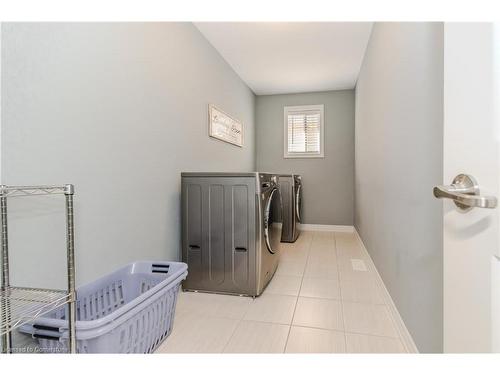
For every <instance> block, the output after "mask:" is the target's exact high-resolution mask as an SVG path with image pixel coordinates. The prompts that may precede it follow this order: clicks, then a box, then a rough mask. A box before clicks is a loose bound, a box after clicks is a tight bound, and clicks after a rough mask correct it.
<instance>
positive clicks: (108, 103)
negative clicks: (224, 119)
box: [1, 23, 255, 287]
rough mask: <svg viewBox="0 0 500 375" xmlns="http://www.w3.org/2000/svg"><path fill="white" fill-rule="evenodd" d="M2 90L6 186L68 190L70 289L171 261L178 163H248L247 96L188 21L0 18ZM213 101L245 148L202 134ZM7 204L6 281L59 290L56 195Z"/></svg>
mask: <svg viewBox="0 0 500 375" xmlns="http://www.w3.org/2000/svg"><path fill="white" fill-rule="evenodd" d="M1 88H2V132H3V137H2V181H3V183H5V184H53V183H74V184H75V186H76V196H75V210H76V217H75V221H76V251H77V281H78V285H80V284H81V283H82V282H87V281H89V280H92V279H94V278H95V277H98V276H100V275H102V274H105V273H107V272H110V271H111V270H113V269H115V268H116V267H118V266H120V265H123V264H126V263H128V262H131V261H135V260H139V259H143V260H144V259H152V260H153V259H167V260H174V259H177V258H178V255H179V248H180V246H179V241H180V239H179V237H180V228H179V225H180V219H179V218H180V172H181V171H193V170H200V169H203V170H207V171H217V170H223V171H252V170H254V166H255V160H254V155H255V148H254V138H255V134H254V101H255V97H254V94H253V93H252V92H251V90H250V89H249V88H248V87H247V86H246V85H245V84H244V83H243V82H242V81H241V80H240V78H239V77H238V76H237V75H236V74H235V73H234V71H233V70H232V69H231V68H230V67H229V65H228V64H227V63H226V62H225V61H224V60H223V59H222V57H221V56H220V55H219V54H218V53H217V52H216V51H215V50H214V48H213V47H212V46H211V45H210V44H209V43H208V42H207V41H206V40H205V39H204V37H203V36H202V35H201V34H200V33H199V32H198V30H197V29H196V28H195V27H194V26H193V25H192V24H188V23H147V24H141V23H125V24H116V23H115V24H106V23H104V24H74V23H72V24H58V23H47V24H42V23H35V24H5V23H4V24H3V26H2V87H1ZM209 103H213V104H215V105H217V106H218V107H220V108H221V109H223V110H224V111H226V112H228V113H229V114H231V115H233V116H234V117H236V118H238V119H240V120H241V121H242V122H243V123H244V124H245V134H246V144H245V146H244V147H243V148H238V147H235V146H232V145H229V144H227V143H223V142H220V141H217V140H214V139H211V138H209V137H208V130H207V121H208V119H207V117H208V115H207V112H208V104H209ZM200 165H201V166H203V168H200ZM54 199H55V200H54ZM9 202H10V207H9V209H10V213H11V215H10V219H11V220H10V228H9V231H10V244H11V254H12V266H13V270H12V279H13V280H14V282H15V283H20V284H23V285H25V284H33V285H40V284H42V285H40V286H47V287H64V270H65V268H64V267H65V263H64V262H65V248H64V240H65V237H64V236H65V231H64V220H63V214H64V210H63V208H64V203H63V202H64V201H63V200H61V197H51V198H38V199H34V198H33V199H32V198H28V199H27V200H20V198H17V200H15V199H12V200H11V201H9ZM21 225H23V227H21ZM23 228H24V229H25V230H24V231H22V229H23ZM44 270H46V271H47V272H46V273H45V271H44ZM41 274H43V275H45V279H44V280H43V281H42V282H41V281H40V275H41Z"/></svg>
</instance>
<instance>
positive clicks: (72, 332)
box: [64, 184, 76, 353]
mask: <svg viewBox="0 0 500 375" xmlns="http://www.w3.org/2000/svg"><path fill="white" fill-rule="evenodd" d="M74 193H75V188H74V186H73V185H70V184H68V185H65V189H64V195H65V197H66V244H67V262H68V334H69V337H68V339H69V340H68V343H69V352H70V353H76V326H75V325H76V288H75V238H74V222H73V194H74Z"/></svg>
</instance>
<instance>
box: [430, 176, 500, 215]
mask: <svg viewBox="0 0 500 375" xmlns="http://www.w3.org/2000/svg"><path fill="white" fill-rule="evenodd" d="M434 196H435V197H436V198H449V199H452V200H453V201H454V202H455V205H456V206H457V207H459V208H461V209H462V210H470V209H472V208H473V207H481V208H495V207H496V206H497V198H496V197H484V196H480V195H479V186H478V184H477V182H476V180H475V179H474V177H472V176H471V175H467V174H459V175H458V176H456V177H455V178H454V179H453V182H452V183H451V185H445V186H443V185H440V186H435V187H434Z"/></svg>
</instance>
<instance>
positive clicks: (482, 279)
mask: <svg viewBox="0 0 500 375" xmlns="http://www.w3.org/2000/svg"><path fill="white" fill-rule="evenodd" d="M444 32H445V34H444V169H443V179H444V180H443V181H442V183H443V184H451V182H452V180H453V178H454V177H455V176H456V175H458V174H460V173H465V174H469V175H472V176H473V177H475V179H476V180H477V183H478V186H479V188H480V195H481V196H488V195H489V196H496V197H499V196H500V192H499V178H500V159H499V150H500V148H499V138H500V134H499V129H500V126H499V117H498V114H499V106H500V103H499V100H500V96H499V95H498V90H499V88H500V68H499V64H500V38H499V36H500V34H499V25H493V24H488V23H445V27H444ZM443 207H444V227H443V230H444V233H443V249H444V254H443V255H444V258H443V262H444V296H443V297H444V322H443V323H444V351H445V352H490V351H493V350H496V351H499V350H500V348H499V347H498V342H500V341H499V337H500V333H499V329H500V326H499V325H498V322H497V321H498V320H500V309H498V308H497V310H496V312H494V313H492V310H493V309H495V304H497V303H498V301H499V300H500V295H499V293H500V285H499V283H500V276H498V275H500V271H499V270H498V269H500V261H498V260H497V259H498V258H496V257H495V256H496V255H499V252H498V249H499V232H500V231H499V222H498V208H495V209H487V208H473V209H471V210H469V211H466V212H464V211H461V210H460V209H459V208H457V207H456V206H455V204H454V202H453V200H451V199H444V206H443ZM495 269H497V270H496V271H497V272H498V274H497V273H496V272H495ZM495 278H496V280H495ZM495 340H497V341H496V342H497V343H496V344H493V342H495Z"/></svg>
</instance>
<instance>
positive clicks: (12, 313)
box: [0, 287, 69, 336]
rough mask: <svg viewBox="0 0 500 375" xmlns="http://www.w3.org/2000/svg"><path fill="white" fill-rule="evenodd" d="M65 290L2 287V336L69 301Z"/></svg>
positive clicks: (0, 322) (0, 301) (0, 323)
mask: <svg viewBox="0 0 500 375" xmlns="http://www.w3.org/2000/svg"><path fill="white" fill-rule="evenodd" d="M68 297H69V294H68V293H67V292H66V291H63V290H53V289H38V288H20V287H7V288H1V289H0V336H2V335H4V334H7V333H8V332H10V331H12V330H14V329H15V328H17V327H19V326H21V325H23V324H25V323H27V322H29V321H31V320H33V319H36V318H38V317H40V316H41V315H44V314H46V313H48V312H50V311H52V310H55V309H57V308H59V307H61V306H63V305H65V304H66V303H67V302H68Z"/></svg>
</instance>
